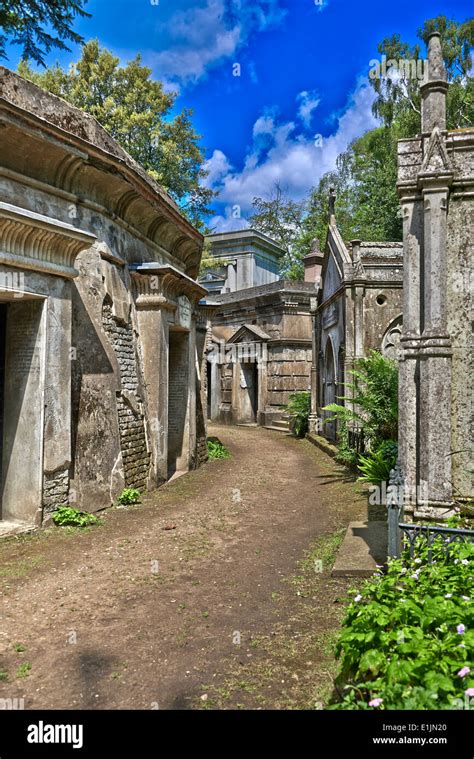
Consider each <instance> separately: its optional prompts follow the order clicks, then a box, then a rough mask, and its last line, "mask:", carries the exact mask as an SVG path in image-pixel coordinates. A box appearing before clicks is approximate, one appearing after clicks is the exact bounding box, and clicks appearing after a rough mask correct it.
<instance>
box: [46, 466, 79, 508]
mask: <svg viewBox="0 0 474 759" xmlns="http://www.w3.org/2000/svg"><path fill="white" fill-rule="evenodd" d="M68 497H69V470H68V469H64V470H61V471H58V472H53V473H52V474H45V475H44V478H43V506H44V511H45V513H47V512H49V513H50V512H53V511H56V509H57V508H58V506H66V505H67V504H68ZM71 505H72V506H74V504H71Z"/></svg>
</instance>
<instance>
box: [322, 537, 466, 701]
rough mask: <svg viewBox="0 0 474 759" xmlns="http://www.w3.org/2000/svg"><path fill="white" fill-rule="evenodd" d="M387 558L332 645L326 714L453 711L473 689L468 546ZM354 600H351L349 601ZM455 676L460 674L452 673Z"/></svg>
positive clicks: (454, 546)
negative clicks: (336, 697) (333, 698)
mask: <svg viewBox="0 0 474 759" xmlns="http://www.w3.org/2000/svg"><path fill="white" fill-rule="evenodd" d="M433 550H434V552H433V558H434V563H432V564H428V563H427V549H426V548H424V549H422V550H420V551H419V555H418V558H417V559H415V560H414V561H411V560H408V561H407V562H406V564H405V566H404V565H403V563H402V561H401V560H391V561H390V562H389V566H388V571H387V573H386V574H385V575H382V574H379V575H377V576H375V577H373V578H372V579H370V580H368V581H367V582H366V583H365V585H364V586H363V588H362V590H361V591H360V593H359V594H358V595H357V596H356V597H355V598H354V600H353V601H352V603H351V604H350V606H349V608H348V611H347V616H346V618H345V621H344V623H343V630H342V633H341V636H340V638H339V642H338V644H337V649H336V651H337V655H338V657H340V659H341V670H340V674H339V676H338V679H337V686H338V691H339V692H340V693H341V701H340V702H339V703H337V704H335V705H334V706H332V707H330V708H335V709H368V708H373V707H369V702H370V701H371V700H372V699H375V698H377V699H379V698H380V699H382V702H381V703H380V704H379V705H378V708H380V709H456V708H458V709H459V708H463V707H464V704H465V691H466V690H467V689H469V688H473V687H474V672H471V671H469V669H468V671H466V670H465V669H464V668H465V667H468V666H469V663H472V661H473V657H474V604H473V603H472V600H471V599H470V598H469V596H470V595H471V594H472V591H473V579H472V571H473V560H474V545H472V544H471V543H469V542H462V543H455V544H453V545H452V546H451V548H450V551H449V554H448V555H446V553H444V552H443V550H442V549H441V547H440V546H439V545H436V543H435V546H434V549H433ZM356 599H357V600H356ZM459 672H461V673H463V674H461V675H459V674H458V673H459Z"/></svg>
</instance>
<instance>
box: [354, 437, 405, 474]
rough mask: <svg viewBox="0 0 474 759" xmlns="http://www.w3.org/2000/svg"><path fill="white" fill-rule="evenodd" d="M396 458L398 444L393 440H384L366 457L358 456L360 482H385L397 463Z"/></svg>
mask: <svg viewBox="0 0 474 759" xmlns="http://www.w3.org/2000/svg"><path fill="white" fill-rule="evenodd" d="M397 456H398V444H397V443H396V442H395V440H385V441H384V442H383V443H381V444H380V445H379V446H378V448H376V449H375V451H371V452H370V453H369V454H368V455H367V456H359V461H358V464H357V468H358V470H359V472H361V477H359V480H360V482H369V483H375V484H378V483H379V482H387V481H388V479H389V477H390V472H391V470H392V469H393V468H394V466H395V464H396V463H397Z"/></svg>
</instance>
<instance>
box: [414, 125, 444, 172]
mask: <svg viewBox="0 0 474 759" xmlns="http://www.w3.org/2000/svg"><path fill="white" fill-rule="evenodd" d="M450 171H452V166H451V161H450V160H449V156H448V153H447V150H446V146H445V144H444V139H443V136H442V134H441V132H440V130H439V128H438V127H435V128H434V129H433V131H432V133H431V136H430V139H429V142H428V147H427V150H426V153H425V156H424V158H423V163H422V165H421V169H420V174H446V173H447V172H450Z"/></svg>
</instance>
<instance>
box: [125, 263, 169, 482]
mask: <svg viewBox="0 0 474 759" xmlns="http://www.w3.org/2000/svg"><path fill="white" fill-rule="evenodd" d="M132 276H133V280H134V285H135V289H136V290H137V296H136V299H135V305H136V309H137V320H138V330H139V333H140V342H141V352H142V362H143V379H144V385H145V394H146V407H147V420H148V429H149V437H150V440H149V444H150V448H151V455H152V464H151V467H150V476H149V482H148V487H149V488H150V489H153V488H154V487H157V486H158V485H160V484H162V483H163V482H166V480H167V479H168V356H169V317H170V315H171V314H172V313H173V311H174V309H175V306H174V305H173V304H172V303H170V302H169V301H168V300H167V299H166V298H165V297H164V296H163V295H162V294H160V292H159V288H156V287H152V285H154V284H156V282H155V280H158V278H157V277H155V278H154V279H153V278H151V277H150V276H148V275H138V274H133V275H132Z"/></svg>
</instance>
